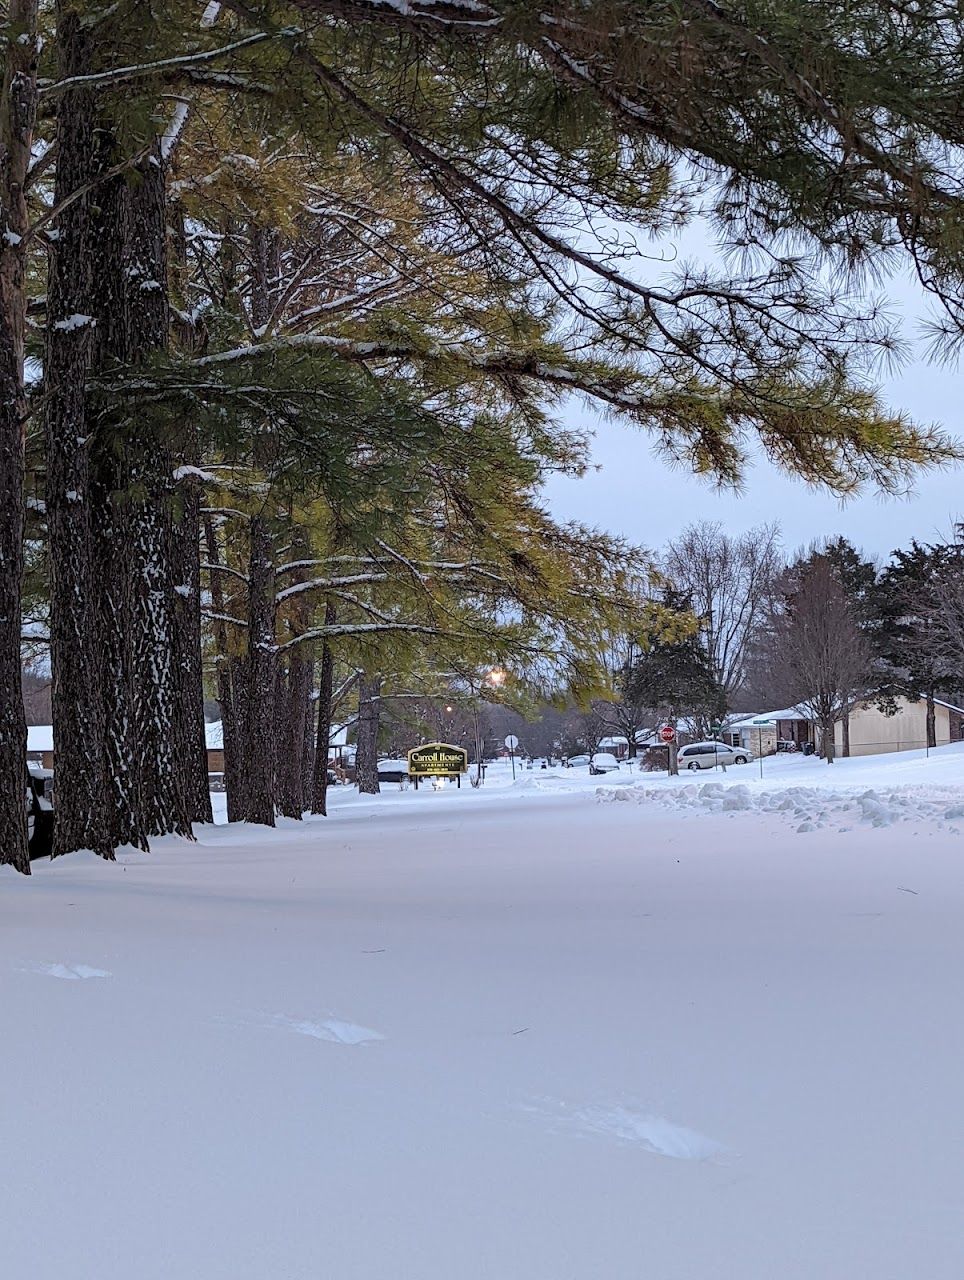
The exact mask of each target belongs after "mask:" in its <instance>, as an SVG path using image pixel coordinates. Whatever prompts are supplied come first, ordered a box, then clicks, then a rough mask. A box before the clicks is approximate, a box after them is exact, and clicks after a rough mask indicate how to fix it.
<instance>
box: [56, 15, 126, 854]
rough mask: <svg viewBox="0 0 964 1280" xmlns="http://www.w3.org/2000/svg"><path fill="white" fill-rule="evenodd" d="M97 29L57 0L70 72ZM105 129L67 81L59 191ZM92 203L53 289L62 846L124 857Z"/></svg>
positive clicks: (73, 186)
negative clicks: (98, 408)
mask: <svg viewBox="0 0 964 1280" xmlns="http://www.w3.org/2000/svg"><path fill="white" fill-rule="evenodd" d="M94 39H95V36H94V35H93V33H92V32H91V31H90V30H89V29H88V28H86V27H85V25H84V23H83V20H82V15H81V14H80V12H79V11H78V9H77V8H76V6H75V5H73V4H72V3H69V2H68V0H62V2H61V3H59V4H58V5H57V43H58V54H59V59H58V63H59V65H58V74H59V75H60V76H61V78H64V77H68V76H76V75H84V74H86V73H88V72H89V71H90V69H91V58H90V54H91V46H92V43H93V41H94ZM94 138H95V117H94V103H93V96H92V94H91V91H90V90H87V89H84V88H73V89H69V90H67V91H66V92H65V93H64V94H62V95H61V97H60V101H59V111H58V116H57V179H56V186H55V191H54V201H55V203H60V202H61V201H63V200H64V199H65V198H66V197H67V196H68V195H75V194H76V192H77V191H78V190H79V189H81V188H84V187H86V186H87V185H88V184H89V183H91V182H93V181H94V180H95V178H96V176H97V174H96V157H95V142H94ZM90 214H91V195H90V194H89V193H86V194H83V195H80V196H78V197H77V198H76V199H74V200H73V201H72V202H71V203H70V204H69V205H67V207H66V208H65V209H64V210H62V212H61V213H60V214H59V215H58V217H57V219H56V225H55V228H54V229H55V230H56V232H57V238H56V241H55V242H54V244H53V245H52V248H51V253H50V269H49V281H48V290H47V351H46V359H45V362H44V388H45V409H46V413H45V431H46V455H47V525H48V533H49V539H50V562H51V585H50V655H51V666H52V671H53V723H54V765H55V768H56V779H57V781H56V788H57V803H56V806H55V809H54V837H53V852H54V854H62V853H69V852H70V851H71V850H73V849H82V848H85V847H86V848H90V849H92V850H93V851H94V852H95V853H99V854H101V855H102V856H103V857H105V858H113V856H114V853H113V843H112V841H111V837H110V823H109V821H108V816H107V783H106V775H105V768H104V759H105V735H104V698H103V678H102V673H101V670H100V663H99V662H98V661H97V658H96V655H97V654H98V652H99V645H98V641H99V627H98V618H97V596H96V583H95V580H94V576H93V540H92V532H91V518H90V497H91V495H90V486H89V460H88V450H87V439H88V436H89V432H90V429H89V426H88V420H87V405H86V382H87V375H88V371H89V368H90V361H91V345H92V339H93V322H92V316H93V301H92V289H91V283H92V282H91V265H90V264H91V257H92V246H91V243H90V233H91V218H90Z"/></svg>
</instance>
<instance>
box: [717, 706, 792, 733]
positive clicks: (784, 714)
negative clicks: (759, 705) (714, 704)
mask: <svg viewBox="0 0 964 1280" xmlns="http://www.w3.org/2000/svg"><path fill="white" fill-rule="evenodd" d="M809 719H811V717H810V716H808V715H807V714H806V713H805V712H803V711H801V710H800V709H799V708H798V707H784V708H783V710H781V711H759V712H757V714H756V715H755V716H744V717H743V718H742V719H740V720H731V721H730V722H729V724H727V725H726V729H727V732H729V731H730V730H732V729H763V728H765V727H766V726H765V725H758V724H757V723H756V721H757V720H769V721H772V722H773V723H776V721H777V720H809Z"/></svg>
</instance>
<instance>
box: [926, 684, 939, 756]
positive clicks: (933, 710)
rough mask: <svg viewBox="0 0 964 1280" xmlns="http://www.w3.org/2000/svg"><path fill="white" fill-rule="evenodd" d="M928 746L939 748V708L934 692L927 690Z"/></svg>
mask: <svg viewBox="0 0 964 1280" xmlns="http://www.w3.org/2000/svg"><path fill="white" fill-rule="evenodd" d="M927 745H928V747H936V746H937V707H936V706H935V704H934V690H933V689H928V690H927Z"/></svg>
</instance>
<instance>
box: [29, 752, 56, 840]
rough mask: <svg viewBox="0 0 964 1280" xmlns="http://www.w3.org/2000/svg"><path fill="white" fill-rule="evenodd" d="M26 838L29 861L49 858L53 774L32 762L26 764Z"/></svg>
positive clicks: (52, 810) (52, 808) (52, 824)
mask: <svg viewBox="0 0 964 1280" xmlns="http://www.w3.org/2000/svg"><path fill="white" fill-rule="evenodd" d="M26 801H27V836H28V840H29V845H28V849H29V853H30V860H31V862H33V861H34V860H35V859H36V858H49V857H50V855H51V853H52V852H53V841H54V774H53V770H52V769H43V768H41V766H40V765H39V764H34V763H33V762H32V761H31V762H28V764H27V789H26Z"/></svg>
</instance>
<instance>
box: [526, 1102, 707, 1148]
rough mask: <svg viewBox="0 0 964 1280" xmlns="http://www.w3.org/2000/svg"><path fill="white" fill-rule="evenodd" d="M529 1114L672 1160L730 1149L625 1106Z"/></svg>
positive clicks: (560, 1105) (560, 1106) (557, 1108)
mask: <svg viewBox="0 0 964 1280" xmlns="http://www.w3.org/2000/svg"><path fill="white" fill-rule="evenodd" d="M526 1110H531V1111H538V1112H542V1114H550V1115H553V1116H554V1117H555V1118H556V1119H558V1120H559V1121H560V1122H561V1123H560V1128H561V1129H567V1130H570V1131H575V1132H578V1133H584V1134H595V1135H599V1136H602V1137H605V1138H615V1139H616V1140H617V1141H619V1142H631V1143H635V1144H638V1145H639V1146H640V1147H642V1148H643V1150H644V1151H649V1152H651V1153H652V1154H653V1155H657V1156H666V1157H667V1158H669V1159H671V1160H711V1159H713V1157H714V1156H719V1155H722V1154H723V1152H725V1150H726V1148H725V1147H724V1146H723V1144H722V1143H721V1142H717V1141H716V1139H715V1138H708V1137H707V1136H706V1134H704V1133H698V1132H697V1131H696V1130H695V1129H688V1128H686V1126H685V1125H681V1124H674V1123H673V1121H672V1120H667V1119H665V1117H663V1116H655V1115H651V1114H647V1113H646V1112H643V1111H635V1110H633V1109H631V1108H629V1107H622V1106H589V1107H578V1108H575V1109H570V1108H569V1107H567V1106H566V1105H565V1104H564V1103H557V1104H555V1105H554V1106H553V1107H551V1108H548V1109H547V1108H544V1107H527V1108H526Z"/></svg>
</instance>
